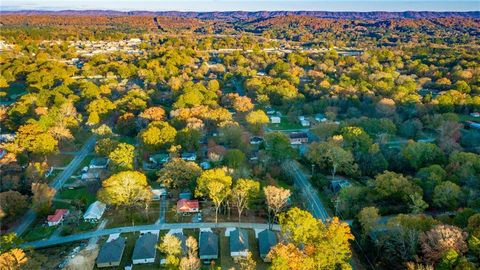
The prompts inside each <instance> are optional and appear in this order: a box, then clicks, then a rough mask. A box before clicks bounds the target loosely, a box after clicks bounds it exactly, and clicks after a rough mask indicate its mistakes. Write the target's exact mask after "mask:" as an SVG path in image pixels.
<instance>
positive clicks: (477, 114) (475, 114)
mask: <svg viewBox="0 0 480 270" xmlns="http://www.w3.org/2000/svg"><path fill="white" fill-rule="evenodd" d="M470 116H471V117H475V118H478V117H480V112H472V113H470Z"/></svg>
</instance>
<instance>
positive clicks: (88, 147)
mask: <svg viewBox="0 0 480 270" xmlns="http://www.w3.org/2000/svg"><path fill="white" fill-rule="evenodd" d="M95 141H96V138H95V136H91V137H90V138H89V139H88V140H87V141H86V142H85V144H84V145H83V146H82V149H80V151H78V152H77V155H76V156H75V158H73V159H72V161H70V164H68V166H67V167H65V169H64V170H63V171H62V172H61V173H60V174H59V175H58V176H57V177H55V179H54V180H53V181H52V183H50V186H51V187H53V188H54V189H56V190H59V189H60V188H61V187H62V186H63V185H64V184H65V182H66V181H67V180H68V179H69V178H70V176H72V174H73V173H74V172H75V170H76V169H77V167H78V166H79V165H80V163H81V162H82V161H83V159H84V158H85V157H86V156H87V155H88V154H89V153H90V151H92V149H93V146H94V145H95ZM36 217H37V215H36V214H35V212H34V211H33V210H32V209H30V210H28V211H27V213H25V215H24V216H23V218H22V221H21V223H20V224H18V225H17V226H15V227H14V228H13V229H10V231H11V232H15V233H16V234H17V235H21V234H23V233H24V232H25V230H26V229H27V228H28V226H30V224H32V222H33V221H34V220H35V218H36Z"/></svg>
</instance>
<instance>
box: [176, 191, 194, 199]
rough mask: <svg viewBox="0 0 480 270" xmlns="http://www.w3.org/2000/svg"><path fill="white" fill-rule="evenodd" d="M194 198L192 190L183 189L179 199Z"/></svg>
mask: <svg viewBox="0 0 480 270" xmlns="http://www.w3.org/2000/svg"><path fill="white" fill-rule="evenodd" d="M191 198H192V192H190V191H182V192H180V193H179V194H178V199H179V200H181V199H184V200H190V199H191Z"/></svg>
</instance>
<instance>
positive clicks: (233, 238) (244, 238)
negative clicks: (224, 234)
mask: <svg viewBox="0 0 480 270" xmlns="http://www.w3.org/2000/svg"><path fill="white" fill-rule="evenodd" d="M248 252H249V249H248V231H247V230H245V229H240V228H236V229H235V230H234V231H232V232H230V256H232V257H246V256H247V255H248Z"/></svg>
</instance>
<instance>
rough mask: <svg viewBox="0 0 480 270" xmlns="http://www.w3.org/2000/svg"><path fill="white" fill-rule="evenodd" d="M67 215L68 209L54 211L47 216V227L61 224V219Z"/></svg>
mask: <svg viewBox="0 0 480 270" xmlns="http://www.w3.org/2000/svg"><path fill="white" fill-rule="evenodd" d="M68 213H69V211H68V209H57V210H55V214H53V215H48V216H47V223H48V226H57V225H58V224H60V223H62V221H63V218H64V217H65V216H66V215H68Z"/></svg>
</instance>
